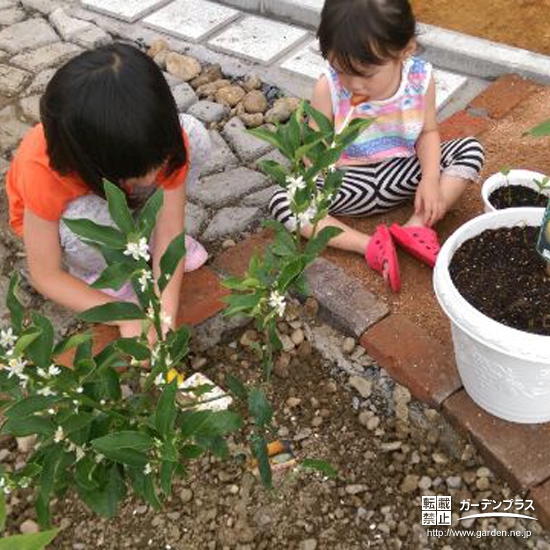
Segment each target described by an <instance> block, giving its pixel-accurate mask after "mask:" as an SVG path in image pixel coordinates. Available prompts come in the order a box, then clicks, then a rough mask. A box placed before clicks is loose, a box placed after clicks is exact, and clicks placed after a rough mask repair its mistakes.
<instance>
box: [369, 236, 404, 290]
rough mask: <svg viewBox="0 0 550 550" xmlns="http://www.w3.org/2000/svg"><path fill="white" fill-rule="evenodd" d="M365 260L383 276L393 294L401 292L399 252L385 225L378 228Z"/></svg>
mask: <svg viewBox="0 0 550 550" xmlns="http://www.w3.org/2000/svg"><path fill="white" fill-rule="evenodd" d="M365 259H366V260H367V264H368V266H369V267H370V268H372V269H374V270H375V271H378V272H379V273H381V274H382V276H383V277H384V279H385V280H386V281H387V282H388V283H389V285H390V288H391V289H392V291H393V292H399V291H400V290H401V277H400V276H399V264H398V263H397V252H396V250H395V245H394V244H393V241H392V238H391V235H390V232H389V231H388V228H387V227H386V226H385V225H379V226H378V227H377V228H376V232H375V233H374V235H373V236H372V237H371V240H370V242H369V245H368V246H367V250H366V252H365Z"/></svg>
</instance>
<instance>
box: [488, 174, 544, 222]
mask: <svg viewBox="0 0 550 550" xmlns="http://www.w3.org/2000/svg"><path fill="white" fill-rule="evenodd" d="M544 177H546V174H541V173H540V172H534V171H533V170H523V169H522V168H517V169H514V170H510V173H509V174H508V181H509V182H510V185H523V186H524V187H529V188H530V189H534V190H535V191H538V187H537V186H536V184H534V183H533V180H534V179H541V178H544ZM514 178H515V181H514ZM505 185H508V183H507V179H506V176H505V175H504V174H503V173H502V172H497V173H496V174H493V175H492V176H490V177H489V178H487V179H486V180H485V181H484V182H483V185H482V186H481V198H482V199H483V204H484V205H485V211H486V212H497V209H496V208H495V207H494V206H493V205H492V203H491V201H490V200H489V197H490V195H491V193H492V192H493V191H494V190H495V189H498V188H499V187H504V186H505ZM544 194H545V195H547V196H548V198H550V189H545V190H544ZM520 208H533V207H524V206H522V207H520Z"/></svg>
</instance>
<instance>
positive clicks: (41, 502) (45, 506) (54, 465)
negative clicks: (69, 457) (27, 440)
mask: <svg viewBox="0 0 550 550" xmlns="http://www.w3.org/2000/svg"><path fill="white" fill-rule="evenodd" d="M62 457H63V448H62V447H61V446H60V445H55V446H53V447H51V448H50V449H49V450H48V452H46V453H45V454H44V458H43V460H42V471H41V472H40V479H39V482H38V487H39V489H38V494H37V497H36V502H35V507H36V515H37V519H38V523H39V524H40V526H41V527H42V528H43V529H44V528H46V527H49V524H50V495H51V493H52V491H53V488H54V486H55V483H56V480H57V478H58V475H59V470H58V469H59V465H60V463H61V458H62Z"/></svg>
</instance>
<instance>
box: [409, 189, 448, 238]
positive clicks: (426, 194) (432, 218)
mask: <svg viewBox="0 0 550 550" xmlns="http://www.w3.org/2000/svg"><path fill="white" fill-rule="evenodd" d="M414 213H415V214H416V215H417V216H422V219H423V220H424V223H425V224H426V225H427V226H428V227H432V226H433V225H434V224H435V223H437V222H438V221H439V220H440V219H441V218H442V217H443V215H444V214H445V205H444V203H443V200H442V197H441V193H440V191H439V181H438V180H436V181H425V180H422V181H421V182H420V184H419V186H418V189H417V191H416V196H415V199H414Z"/></svg>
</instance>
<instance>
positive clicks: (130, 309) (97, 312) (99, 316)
mask: <svg viewBox="0 0 550 550" xmlns="http://www.w3.org/2000/svg"><path fill="white" fill-rule="evenodd" d="M78 317H79V319H82V320H83V321H86V322H88V323H108V322H111V321H131V320H133V319H145V317H146V316H145V313H144V312H143V311H142V310H141V308H139V307H138V306H136V304H133V303H130V302H111V303H109V304H104V305H102V306H96V307H93V308H91V309H88V310H87V311H84V312H83V313H80V314H79V315H78Z"/></svg>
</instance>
